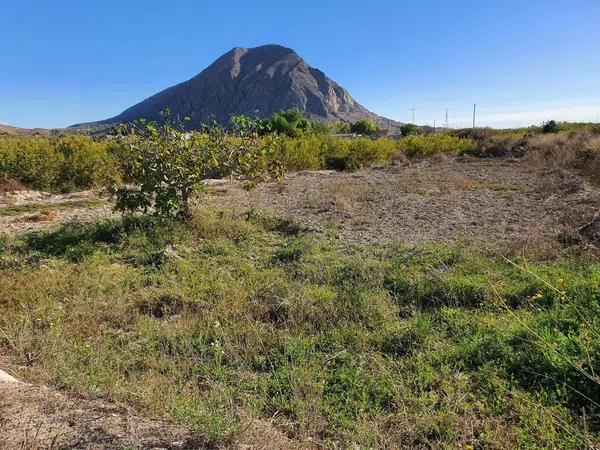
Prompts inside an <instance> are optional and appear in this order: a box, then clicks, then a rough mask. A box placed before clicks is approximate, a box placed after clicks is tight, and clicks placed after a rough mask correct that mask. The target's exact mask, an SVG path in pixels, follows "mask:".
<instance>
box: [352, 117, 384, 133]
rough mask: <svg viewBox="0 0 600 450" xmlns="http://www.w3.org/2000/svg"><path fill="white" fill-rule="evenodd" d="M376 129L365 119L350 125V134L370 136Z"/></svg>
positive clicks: (375, 126)
mask: <svg viewBox="0 0 600 450" xmlns="http://www.w3.org/2000/svg"><path fill="white" fill-rule="evenodd" d="M378 129H379V128H377V125H375V124H374V123H373V122H371V121H370V120H367V119H363V120H359V121H357V122H354V123H353V124H351V125H350V132H351V133H357V134H371V133H373V132H375V131H377V130H378Z"/></svg>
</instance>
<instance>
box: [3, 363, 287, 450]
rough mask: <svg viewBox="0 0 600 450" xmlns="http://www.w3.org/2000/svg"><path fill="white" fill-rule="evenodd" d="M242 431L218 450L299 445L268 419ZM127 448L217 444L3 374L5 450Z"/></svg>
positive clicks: (104, 404) (128, 410)
mask: <svg viewBox="0 0 600 450" xmlns="http://www.w3.org/2000/svg"><path fill="white" fill-rule="evenodd" d="M0 372H1V371H0ZM0 375H1V374H0ZM240 429H241V430H242V432H241V433H240V435H238V436H237V437H236V438H235V439H234V440H233V441H232V442H230V443H228V444H227V445H224V446H221V447H219V448H231V449H239V450H252V449H254V450H267V449H293V448H297V446H296V445H295V444H294V443H293V442H292V441H290V440H289V439H288V438H286V437H285V436H284V435H283V434H281V433H280V432H279V431H277V430H275V428H274V427H272V426H271V425H270V424H269V423H268V422H265V421H261V420H251V419H248V420H247V423H244V424H240ZM125 448H127V449H205V448H215V447H213V446H211V445H209V443H207V442H206V440H205V439H203V437H202V436H201V435H199V434H197V433H194V432H193V431H192V430H190V429H189V428H187V427H185V426H183V425H180V424H176V423H173V422H171V421H169V420H166V419H160V418H151V417H148V416H146V415H143V414H141V413H139V412H137V411H136V410H135V409H134V408H132V407H130V406H127V405H123V404H116V403H111V402H107V401H103V400H96V399H87V398H82V397H79V396H67V395H65V394H63V393H60V392H57V391H55V390H53V389H49V388H46V387H38V386H33V385H29V384H24V383H18V382H16V380H15V379H14V378H12V377H10V375H8V374H6V377H5V378H4V380H3V379H2V377H0V449H1V450H15V449H23V450H34V449H35V450H37V449H39V450H42V449H86V450H96V449H98V450H99V449H115V450H116V449H125Z"/></svg>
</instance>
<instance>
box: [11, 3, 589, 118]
mask: <svg viewBox="0 0 600 450" xmlns="http://www.w3.org/2000/svg"><path fill="white" fill-rule="evenodd" d="M0 42H1V43H2V56H1V59H0V123H5V124H6V123H8V124H12V125H16V126H22V127H34V126H37V127H63V126H67V125H71V124H73V123H77V122H86V121H93V120H99V119H104V118H108V117H111V116H114V115H116V114H118V113H120V112H121V111H122V110H123V109H125V108H127V107H129V106H131V105H133V104H134V103H136V102H138V101H140V100H143V99H144V98H146V97H148V96H149V95H151V94H154V93H156V92H157V91H159V90H162V89H164V88H166V87H168V86H170V85H173V84H175V83H178V82H180V81H184V80H186V79H188V78H190V77H192V76H193V75H195V74H196V73H198V72H200V71H201V70H202V69H204V68H205V67H206V66H207V65H209V64H210V63H211V62H212V61H213V60H214V59H216V58H217V57H218V56H220V55H221V54H222V53H224V52H226V51H228V50H230V49H231V48H233V47H236V46H239V47H254V46H258V45H262V44H270V43H273V44H281V45H285V46H288V47H291V48H293V49H294V50H296V51H297V52H298V53H299V54H300V55H301V56H302V57H304V59H306V60H307V62H308V63H309V64H311V65H313V66H315V67H318V68H319V69H321V70H323V71H324V72H325V73H326V74H328V75H329V76H330V77H331V78H333V79H334V80H335V81H337V82H338V83H339V84H341V85H342V86H343V87H345V88H346V89H348V90H349V91H350V93H351V94H352V95H353V96H354V98H355V99H356V100H357V101H359V102H360V103H362V104H363V105H365V106H366V107H368V108H369V109H371V110H372V111H374V112H377V113H379V114H382V115H385V116H387V117H390V118H392V119H396V120H399V121H403V122H407V121H410V120H411V117H412V115H411V113H410V111H409V109H410V108H417V110H416V112H415V121H416V122H417V123H418V124H432V123H433V120H434V119H437V123H438V124H440V123H443V122H444V115H445V109H446V108H447V109H448V115H449V124H450V126H468V125H469V124H470V123H471V114H472V108H473V103H477V105H478V106H477V109H478V112H477V116H478V125H481V126H484V125H487V126H496V127H504V126H515V125H528V124H535V123H540V122H542V121H544V120H548V119H556V120H572V121H573V120H581V121H597V120H598V116H599V115H600V0H570V1H565V0H519V1H514V0H502V1H501V0H496V1H492V0H487V1H486V0H480V1H467V0H456V1H441V0H438V1H434V0H429V1H417V0H413V1H401V0H396V1H392V0H381V1H367V0H362V1H352V0H348V1H332V0H319V1H315V0H303V1H295V2H290V1H281V0H278V1H270V0H269V1H258V0H256V1H248V0H246V1H237V0H229V1H210V2H209V1H202V0H195V1H192V0H178V1H177V0H175V1H139V0H120V1H116V0H104V1H101V2H100V1H83V0H0Z"/></svg>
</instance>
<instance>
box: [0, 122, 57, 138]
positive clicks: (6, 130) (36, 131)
mask: <svg viewBox="0 0 600 450" xmlns="http://www.w3.org/2000/svg"><path fill="white" fill-rule="evenodd" d="M51 131H52V130H49V129H48V128H19V127H13V126H11V125H2V124H0V134H10V135H16V136H34V135H41V136H50V133H51Z"/></svg>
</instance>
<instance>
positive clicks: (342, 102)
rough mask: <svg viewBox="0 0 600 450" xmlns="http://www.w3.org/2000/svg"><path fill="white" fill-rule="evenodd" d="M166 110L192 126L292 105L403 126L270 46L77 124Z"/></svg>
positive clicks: (317, 114)
mask: <svg viewBox="0 0 600 450" xmlns="http://www.w3.org/2000/svg"><path fill="white" fill-rule="evenodd" d="M166 108H170V110H171V114H172V115H173V116H176V117H177V116H179V117H181V118H183V117H186V116H188V117H190V118H191V121H190V124H191V127H197V126H199V125H200V124H201V123H206V122H210V121H212V120H216V121H218V122H220V123H222V124H227V123H229V120H230V117H231V115H232V114H247V115H250V116H252V115H254V113H255V112H256V111H258V113H259V115H260V116H262V117H268V116H271V115H272V114H273V113H275V112H278V111H281V110H287V109H290V108H298V109H299V110H300V111H302V112H303V113H304V114H305V115H306V116H307V117H309V118H311V119H313V120H321V121H325V122H337V121H343V122H354V121H357V120H361V119H370V120H372V121H374V122H375V123H376V124H377V125H378V126H379V127H380V128H383V129H390V130H391V131H397V130H398V128H399V126H400V125H401V124H400V123H398V122H395V121H393V120H390V119H387V118H385V117H381V116H379V115H377V114H375V113H373V112H371V111H369V110H367V109H366V108H365V107H364V106H362V105H360V104H359V103H357V102H356V101H355V100H354V99H353V98H352V96H351V95H350V94H349V93H348V91H346V90H345V89H344V88H342V87H341V86H340V85H338V84H337V83H336V82H335V81H333V80H331V79H330V78H328V77H327V76H326V75H325V74H324V73H323V72H321V71H320V70H318V69H315V68H313V67H311V66H309V65H308V64H307V63H306V62H305V61H304V60H303V59H302V58H301V57H300V56H299V55H298V54H297V53H296V52H294V51H293V50H291V49H289V48H286V47H282V46H279V45H265V46H262V47H256V48H250V49H248V48H239V47H236V48H234V49H232V50H231V51H229V52H227V53H225V54H224V55H223V56H221V57H220V58H219V59H217V60H216V61H215V62H214V63H212V64H211V65H210V66H209V67H208V68H206V69H205V70H203V71H202V72H200V73H199V74H198V75H196V76H195V77H193V78H191V79H190V80H188V81H185V82H183V83H180V84H178V85H175V86H172V87H170V88H167V89H165V90H164V91H161V92H159V93H158V94H155V95H153V96H152V97H149V98H147V99H146V100H144V101H142V102H140V103H138V104H136V105H134V106H132V107H130V108H128V109H126V110H125V111H123V112H122V113H121V114H119V115H118V116H115V117H111V118H110V119H106V120H102V121H99V122H91V123H84V124H77V125H73V127H76V128H88V129H98V128H103V127H104V126H108V125H110V124H115V123H120V122H130V121H132V120H135V119H139V118H145V119H148V120H155V121H160V120H161V116H160V112H161V111H162V110H164V109H166Z"/></svg>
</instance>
